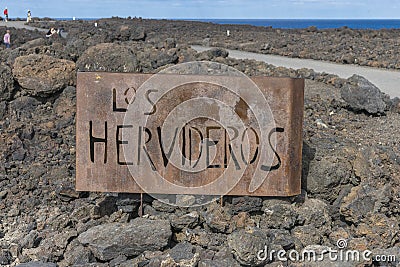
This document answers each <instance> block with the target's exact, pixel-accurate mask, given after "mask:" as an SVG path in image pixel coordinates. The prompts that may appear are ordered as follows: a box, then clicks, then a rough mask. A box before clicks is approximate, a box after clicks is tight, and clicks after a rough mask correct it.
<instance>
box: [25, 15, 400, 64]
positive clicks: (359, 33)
mask: <svg viewBox="0 0 400 267" xmlns="http://www.w3.org/2000/svg"><path fill="white" fill-rule="evenodd" d="M97 22H98V26H99V27H98V28H97V29H96V28H95V27H94V22H83V21H81V22H79V23H76V22H71V21H69V22H68V21H66V22H62V23H60V22H51V21H43V22H37V23H35V24H33V25H36V26H39V27H43V28H50V27H57V28H58V27H63V28H65V29H66V30H72V29H74V30H79V31H80V32H86V33H85V35H84V36H85V37H88V35H96V36H97V37H100V36H101V40H102V41H104V40H107V41H109V40H110V39H115V38H116V36H115V35H116V34H117V33H118V32H119V31H120V29H121V27H122V28H124V27H126V26H129V28H131V29H137V28H139V29H140V28H141V29H144V30H145V31H146V34H147V39H146V40H164V39H166V38H168V37H174V38H176V39H177V40H179V41H180V43H190V44H198V45H205V46H213V47H225V48H230V49H239V50H245V51H250V52H257V53H265V54H274V55H282V56H289V57H298V58H308V59H317V60H326V61H333V62H337V63H343V64H358V65H361V66H372V67H380V68H389V69H400V63H399V62H400V60H399V53H398V50H399V47H400V30H399V29H387V30H356V29H350V28H346V27H343V28H339V29H326V30H319V29H317V28H316V27H309V28H307V29H275V28H271V27H255V26H250V25H218V24H212V23H201V22H193V21H192V22H188V21H186V22H184V21H168V20H161V21H160V20H142V19H131V20H123V19H118V18H114V19H105V20H99V21H97ZM123 25H124V26H123ZM227 30H229V31H230V36H229V37H228V36H227V34H226V32H227ZM124 35H126V31H125V33H122V34H121V36H120V37H122V38H123V36H124ZM125 37H126V36H125Z"/></svg>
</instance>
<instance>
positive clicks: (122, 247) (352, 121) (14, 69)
mask: <svg viewBox="0 0 400 267" xmlns="http://www.w3.org/2000/svg"><path fill="white" fill-rule="evenodd" d="M46 23H47V24H46V25H47V26H48V23H51V22H46ZM100 23H101V25H102V26H101V28H100V29H99V28H95V27H94V25H93V26H92V25H89V24H86V23H85V22H68V23H67V22H65V23H64V24H62V25H61V26H63V27H65V28H66V27H69V28H68V32H69V33H68V38H67V39H61V38H51V39H47V40H46V39H43V38H42V37H39V36H38V35H40V33H38V32H28V31H23V30H21V31H18V35H20V36H19V38H20V39H18V40H21V41H18V42H17V41H15V43H14V46H13V48H12V49H8V50H2V51H1V52H0V58H1V62H2V63H1V65H0V210H1V213H0V238H1V239H0V265H2V266H17V265H18V264H19V265H18V266H60V267H62V266H121V267H122V266H199V267H212V266H213V267H217V266H321V264H323V265H324V266H396V265H398V264H400V262H399V261H400V234H399V233H400V225H399V222H400V138H399V137H400V135H399V129H400V112H399V111H400V106H399V101H398V99H389V98H388V97H387V96H385V95H384V94H382V93H381V92H380V91H379V90H378V89H377V88H376V87H374V86H373V85H372V84H370V83H369V82H368V81H366V80H365V79H363V78H362V77H358V76H353V77H352V78H350V79H348V80H343V79H340V78H338V77H336V76H334V75H329V74H318V73H315V72H314V71H312V70H308V69H302V70H299V71H294V70H289V69H284V68H277V67H274V66H271V65H268V64H265V63H261V62H256V61H249V60H234V59H230V58H229V57H227V53H226V51H224V50H223V49H214V50H211V51H207V52H202V53H196V52H195V51H193V50H192V49H190V48H189V47H188V46H187V42H188V40H196V39H198V40H202V39H204V38H206V37H207V36H205V35H204V34H206V32H207V31H208V27H210V28H213V27H214V28H217V27H221V29H222V28H223V27H226V26H215V25H209V24H206V25H205V28H204V29H203V28H201V29H200V28H199V29H198V30H197V28H195V29H196V31H194V30H193V29H194V28H193V25H198V24H197V23H188V24H185V23H181V22H179V23H178V22H177V23H176V24H175V25H177V26H176V27H175V28H174V27H173V26H171V25H174V24H173V23H172V24H171V23H170V22H165V24H166V25H168V26H165V27H167V28H161V29H163V30H158V31H159V33H157V26H156V25H163V23H164V22H155V21H141V20H129V21H126V20H120V19H115V20H112V21H101V22H100ZM118 23H119V24H118ZM131 23H134V24H131ZM147 23H148V24H147ZM72 25H74V26H72ZM132 25H133V26H132ZM135 25H141V27H136V26H135ZM185 25H186V26H185ZM168 27H169V28H168ZM247 28H249V29H253V27H247ZM164 29H170V31H167V30H164ZM173 29H174V30H173ZM184 29H185V30H184ZM244 29H246V27H245V28H244ZM310 30H312V29H310ZM15 31H17V30H13V32H15ZM265 31H266V32H271V33H272V32H277V30H274V29H265ZM347 31H350V30H348V29H340V30H332V33H335V34H340V33H345V32H347ZM178 32H180V34H181V35H180V36H179V35H178ZM233 32H234V36H235V35H236V33H235V31H233ZM250 32H251V31H250ZM282 32H285V31H282ZM282 32H281V34H282ZM292 32H293V34H296V32H297V31H286V33H287V34H289V33H290V34H291V33H292ZM307 32H309V31H308V30H304V31H303V33H304V34H307ZM207 34H210V36H211V35H212V34H211V33H207ZM242 34H243V37H244V36H245V33H244V31H243V33H242ZM249 34H251V33H249ZM319 34H320V32H319V31H315V32H310V33H309V35H310V36H312V35H316V36H319ZM321 34H322V33H321ZM371 34H373V33H371ZM377 34H378V33H377ZM381 34H382V35H385V34H387V32H386V31H383V32H382V33H381ZM393 34H395V31H394V32H393ZM322 35H323V34H322ZM388 35H389V34H388ZM190 36H191V37H190ZM345 36H347V33H346V34H345ZM189 37H190V38H192V39H190V38H189ZM185 38H187V39H186V40H184V39H185ZM213 38H214V37H211V39H213ZM235 38H236V37H235ZM344 38H345V37H344ZM346 38H347V37H346ZM288 40H290V39H288ZM369 41H370V42H371V43H369V42H366V43H365V44H364V45H365V46H367V45H368V46H369V45H371V46H372V44H373V43H374V42H375V41H374V39H371V40H369ZM271 42H272V41H271ZM274 42H277V41H276V40H274ZM306 47H307V48H309V46H304V49H305V48H306ZM371 51H372V50H371ZM374 51H375V50H374ZM332 54H333V55H336V54H335V53H332ZM339 54H340V53H339ZM192 60H210V61H216V62H220V63H224V64H227V65H229V66H233V67H234V68H236V69H238V70H240V71H242V72H244V73H245V74H247V75H271V76H289V77H304V78H306V88H305V94H306V95H305V96H306V97H305V118H304V128H303V132H304V144H303V177H302V181H303V182H302V184H303V192H302V194H301V195H299V196H297V197H291V198H258V197H252V198H250V197H226V198H224V203H223V205H221V203H217V202H215V203H212V204H210V205H207V206H204V207H200V208H178V207H174V206H168V205H165V204H163V203H161V202H159V201H158V200H155V199H152V198H151V197H149V196H145V198H144V206H143V217H139V215H138V214H139V205H140V198H139V196H138V195H134V194H99V193H89V192H76V191H75V190H74V179H75V113H76V110H75V109H76V71H78V70H79V71H116V72H148V73H153V72H157V71H158V70H160V69H163V68H165V67H167V66H171V65H173V64H177V63H182V62H187V61H192ZM373 60H374V61H375V60H377V59H375V58H373ZM140 210H141V209H140ZM338 239H345V240H347V243H348V247H347V248H348V249H355V250H360V251H362V250H365V249H369V250H372V251H373V252H374V254H375V255H376V254H385V255H397V262H392V263H390V264H389V263H379V262H376V261H374V262H345V263H344V262H330V261H324V262H323V263H309V262H306V263H301V262H300V263H298V262H297V263H293V262H288V263H286V262H280V261H279V260H278V259H277V258H276V257H275V258H274V259H273V260H272V261H270V260H269V259H266V260H264V261H263V260H260V259H258V258H257V252H258V251H259V250H261V249H264V247H265V245H267V246H268V249H269V250H280V249H284V250H286V251H289V250H292V249H295V250H297V251H301V250H302V249H304V248H308V249H315V250H317V251H321V253H322V251H323V250H324V249H326V248H328V247H330V248H333V249H335V248H337V247H336V242H337V241H338Z"/></svg>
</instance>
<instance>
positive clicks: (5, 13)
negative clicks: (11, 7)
mask: <svg viewBox="0 0 400 267" xmlns="http://www.w3.org/2000/svg"><path fill="white" fill-rule="evenodd" d="M3 13H4V16H5V17H6V19H5V20H6V22H7V21H8V8H7V7H6V8H5V9H4V11H3Z"/></svg>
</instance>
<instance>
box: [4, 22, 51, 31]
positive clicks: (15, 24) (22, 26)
mask: <svg viewBox="0 0 400 267" xmlns="http://www.w3.org/2000/svg"><path fill="white" fill-rule="evenodd" d="M0 27H8V28H17V29H27V30H32V31H34V30H36V29H37V30H38V31H41V32H47V31H48V30H49V29H41V28H36V27H31V26H28V25H25V21H7V22H5V21H4V20H2V21H0Z"/></svg>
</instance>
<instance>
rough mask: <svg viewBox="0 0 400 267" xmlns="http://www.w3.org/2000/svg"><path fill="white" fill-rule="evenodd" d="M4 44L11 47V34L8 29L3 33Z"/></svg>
mask: <svg viewBox="0 0 400 267" xmlns="http://www.w3.org/2000/svg"><path fill="white" fill-rule="evenodd" d="M3 41H4V45H5V46H6V48H10V47H11V35H10V30H7V31H6V34H4V38H3Z"/></svg>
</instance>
